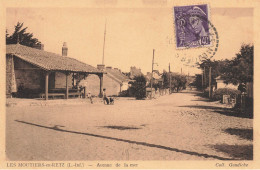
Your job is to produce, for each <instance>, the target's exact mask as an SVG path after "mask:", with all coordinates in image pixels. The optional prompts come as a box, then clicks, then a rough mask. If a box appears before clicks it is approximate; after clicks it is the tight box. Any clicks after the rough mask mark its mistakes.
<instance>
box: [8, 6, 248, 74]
mask: <svg viewBox="0 0 260 170" xmlns="http://www.w3.org/2000/svg"><path fill="white" fill-rule="evenodd" d="M210 21H211V22H212V23H213V24H214V26H215V27H216V29H217V32H218V35H219V48H218V51H217V53H216V55H215V56H214V58H213V59H216V60H220V59H231V58H233V57H235V54H236V53H238V52H239V49H240V47H241V45H242V44H243V43H253V10H252V9H251V8H210ZM17 22H23V23H24V26H26V27H28V29H27V31H28V32H31V33H33V34H34V37H35V38H38V39H39V40H40V41H41V42H42V43H43V44H44V50H45V51H49V52H54V53H57V54H61V49H62V45H63V42H67V46H68V56H69V57H72V58H75V59H78V60H80V61H83V62H85V63H87V64H90V65H92V66H94V67H96V66H97V64H101V63H102V56H103V41H104V29H105V22H106V23H107V24H106V43H105V60H104V63H105V65H106V66H112V67H113V68H119V69H121V70H122V71H124V72H129V71H130V67H131V66H136V67H137V68H141V70H142V72H143V73H144V74H146V72H151V70H152V57H153V49H155V56H154V62H155V63H156V64H155V65H154V69H155V70H159V71H160V72H162V71H163V70H167V71H168V66H169V63H170V65H171V71H173V72H181V71H182V72H183V73H184V74H190V75H193V74H196V73H200V72H201V71H200V70H199V69H197V68H194V67H188V66H185V63H183V62H182V61H181V57H178V58H177V57H176V56H177V54H178V55H180V56H183V55H187V56H189V57H190V58H194V57H197V55H199V54H200V53H201V52H203V50H205V49H187V50H178V49H176V48H175V46H176V45H175V32H174V23H173V10H172V8H106V9H104V8H8V9H7V13H6V26H7V30H8V33H9V34H12V32H13V31H14V26H15V25H16V23H17Z"/></svg>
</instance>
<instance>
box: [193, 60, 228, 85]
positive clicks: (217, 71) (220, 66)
mask: <svg viewBox="0 0 260 170" xmlns="http://www.w3.org/2000/svg"><path fill="white" fill-rule="evenodd" d="M210 67H211V85H214V84H216V79H215V78H216V77H218V76H220V75H222V74H223V73H225V72H226V70H227V69H228V67H229V60H227V59H226V60H213V61H211V60H210V59H207V60H203V61H202V63H201V64H199V68H200V69H201V70H202V71H203V72H204V70H205V73H204V75H203V79H204V80H203V81H204V82H203V84H204V87H208V86H209V81H208V80H209V68H210ZM198 79H200V80H202V77H200V78H199V77H197V81H198ZM205 79H206V81H205ZM200 84H201V85H202V82H200ZM197 85H199V83H198V82H197Z"/></svg>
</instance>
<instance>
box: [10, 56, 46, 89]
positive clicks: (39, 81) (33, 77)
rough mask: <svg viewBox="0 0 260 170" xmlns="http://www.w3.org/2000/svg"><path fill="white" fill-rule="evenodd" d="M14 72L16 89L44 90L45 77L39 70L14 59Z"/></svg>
mask: <svg viewBox="0 0 260 170" xmlns="http://www.w3.org/2000/svg"><path fill="white" fill-rule="evenodd" d="M14 71H15V78H16V83H17V88H19V86H23V87H24V89H33V90H39V91H43V90H44V83H45V76H44V74H43V71H42V70H41V69H40V68H38V67H36V66H34V65H32V64H30V63H27V62H25V61H23V60H21V59H19V58H17V57H14Z"/></svg>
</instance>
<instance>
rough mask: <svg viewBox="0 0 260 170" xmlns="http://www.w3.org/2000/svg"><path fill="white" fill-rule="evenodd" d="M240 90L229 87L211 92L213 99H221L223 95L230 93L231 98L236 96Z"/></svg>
mask: <svg viewBox="0 0 260 170" xmlns="http://www.w3.org/2000/svg"><path fill="white" fill-rule="evenodd" d="M240 93H241V92H240V91H239V90H235V89H230V88H220V89H217V90H216V91H214V92H213V96H212V99H213V100H221V101H222V99H223V95H230V97H231V98H236V97H237V95H239V94H240Z"/></svg>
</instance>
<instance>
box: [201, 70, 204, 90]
mask: <svg viewBox="0 0 260 170" xmlns="http://www.w3.org/2000/svg"><path fill="white" fill-rule="evenodd" d="M203 77H204V70H202V74H201V87H202V89H203V87H204V83H203V82H204V80H203Z"/></svg>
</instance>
